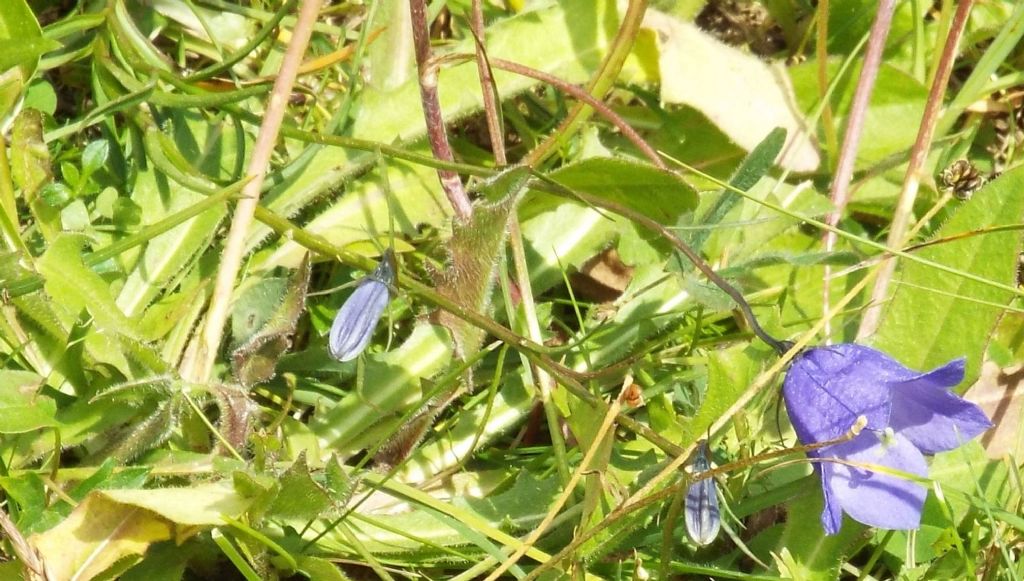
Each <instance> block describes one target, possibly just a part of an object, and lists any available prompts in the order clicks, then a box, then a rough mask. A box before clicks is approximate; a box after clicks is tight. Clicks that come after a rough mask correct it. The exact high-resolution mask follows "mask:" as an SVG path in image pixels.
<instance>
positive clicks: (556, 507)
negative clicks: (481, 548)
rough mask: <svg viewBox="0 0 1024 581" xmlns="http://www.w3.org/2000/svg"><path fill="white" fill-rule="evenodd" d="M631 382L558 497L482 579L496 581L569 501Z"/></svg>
mask: <svg viewBox="0 0 1024 581" xmlns="http://www.w3.org/2000/svg"><path fill="white" fill-rule="evenodd" d="M632 383H633V381H632V378H631V377H629V376H626V380H625V381H624V382H623V384H622V389H621V390H620V391H619V396H618V397H617V398H615V399H614V400H613V401H612V403H611V404H610V405H609V406H608V411H607V412H605V414H604V419H603V420H602V421H601V425H600V426H599V427H598V428H597V432H596V433H595V434H594V441H593V442H592V443H591V445H590V447H589V448H588V449H587V452H586V453H585V454H584V455H583V460H581V461H580V465H579V466H578V467H577V468H576V470H575V471H573V473H572V478H571V479H570V480H569V482H568V484H566V486H565V487H563V488H562V492H561V493H560V494H559V495H558V498H556V499H555V502H554V503H552V505H551V506H550V507H548V511H547V513H546V514H545V515H544V518H543V519H541V521H540V523H539V524H538V525H537V526H536V527H534V529H533V530H532V531H530V533H529V534H528V535H526V538H524V539H523V542H522V544H521V545H520V546H519V547H518V548H517V549H516V550H515V551H514V552H513V553H512V554H511V555H509V556H508V558H507V559H505V560H504V561H503V562H502V563H501V565H500V566H499V567H498V568H497V569H495V570H494V571H492V572H491V574H490V575H488V576H487V578H486V579H485V580H484V581H496V580H497V579H498V578H499V577H501V575H502V574H503V573H505V571H508V570H509V569H510V568H511V567H512V566H513V565H515V564H516V563H517V562H518V561H519V559H520V558H521V557H522V556H523V555H525V554H526V550H527V549H529V548H530V547H533V546H534V545H535V544H536V543H537V541H538V540H539V539H540V537H541V535H543V534H544V533H545V532H546V531H547V530H548V527H550V526H551V523H552V522H553V521H554V520H555V517H556V516H558V512H559V511H560V510H561V509H562V507H563V506H565V503H566V502H568V501H569V497H570V496H572V492H573V490H575V488H576V485H577V484H578V483H579V481H580V478H582V477H583V475H584V474H585V473H586V472H587V471H589V470H590V464H591V463H592V462H593V461H594V457H595V456H597V453H598V452H599V451H600V450H601V448H602V447H603V446H602V445H601V442H602V441H603V440H604V438H605V437H606V435H607V434H608V431H609V430H610V429H611V427H612V424H613V423H614V421H615V416H616V415H618V413H619V408H620V407H622V398H623V395H624V394H625V392H626V388H627V387H628V386H630V385H631V384H632Z"/></svg>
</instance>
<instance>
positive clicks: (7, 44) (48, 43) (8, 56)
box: [0, 0, 60, 76]
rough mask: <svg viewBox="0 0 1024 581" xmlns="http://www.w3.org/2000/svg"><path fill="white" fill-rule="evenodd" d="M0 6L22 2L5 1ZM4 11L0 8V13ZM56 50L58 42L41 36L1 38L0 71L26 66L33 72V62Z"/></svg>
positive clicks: (58, 45) (58, 46)
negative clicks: (22, 38) (14, 38)
mask: <svg viewBox="0 0 1024 581" xmlns="http://www.w3.org/2000/svg"><path fill="white" fill-rule="evenodd" d="M0 4H22V5H24V2H17V1H11V0H5V2H0ZM6 9H7V8H5V7H0V11H2V10H6ZM58 48H60V43H59V42H57V41H54V40H50V39H48V38H43V37H41V36H40V37H39V38H28V39H25V40H11V39H7V38H2V39H0V71H6V70H7V69H10V68H13V67H17V66H21V67H26V65H28V66H27V68H29V70H34V69H35V64H34V62H35V61H38V60H39V57H40V56H42V55H43V53H45V52H48V51H51V50H55V49H58ZM29 76H31V74H30V75H29Z"/></svg>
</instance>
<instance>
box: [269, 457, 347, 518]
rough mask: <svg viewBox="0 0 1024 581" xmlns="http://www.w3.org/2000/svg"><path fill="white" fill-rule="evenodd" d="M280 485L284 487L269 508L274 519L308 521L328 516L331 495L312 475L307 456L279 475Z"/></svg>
mask: <svg viewBox="0 0 1024 581" xmlns="http://www.w3.org/2000/svg"><path fill="white" fill-rule="evenodd" d="M277 482H278V483H279V484H280V486H281V488H280V490H279V491H278V493H277V496H276V497H275V498H274V501H273V502H272V503H271V504H270V508H269V509H268V513H269V516H271V517H273V518H281V519H288V520H296V521H302V522H308V521H311V520H314V519H316V518H317V517H322V516H326V515H325V514H324V513H326V511H328V510H329V509H330V508H331V506H332V504H333V503H332V499H331V494H330V493H329V492H328V491H327V489H325V488H324V487H323V486H321V485H320V484H319V483H317V482H316V481H314V480H313V478H312V476H311V475H310V473H309V466H307V465H306V456H305V455H304V454H300V455H299V458H298V459H297V460H296V461H295V462H294V463H293V464H292V465H291V466H289V467H288V469H287V470H285V472H284V473H283V474H281V475H280V476H278V478H277Z"/></svg>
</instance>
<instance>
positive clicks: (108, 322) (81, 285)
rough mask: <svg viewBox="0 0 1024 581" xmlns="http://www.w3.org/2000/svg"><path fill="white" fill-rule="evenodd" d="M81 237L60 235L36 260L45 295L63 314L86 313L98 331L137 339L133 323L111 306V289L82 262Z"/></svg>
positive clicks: (112, 299) (113, 303)
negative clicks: (43, 283)
mask: <svg viewBox="0 0 1024 581" xmlns="http://www.w3.org/2000/svg"><path fill="white" fill-rule="evenodd" d="M84 244H85V239H84V238H83V237H81V236H76V235H67V234H62V235H60V236H58V237H57V238H56V239H55V240H54V242H53V244H51V245H50V247H49V248H48V249H47V250H46V252H45V253H44V254H43V256H42V258H40V259H39V263H38V265H39V272H40V273H41V274H42V275H43V278H44V279H45V280H46V292H47V294H48V295H50V297H52V298H53V300H54V301H55V302H56V304H57V305H59V306H60V307H61V308H62V309H63V310H64V311H65V312H66V313H68V314H71V315H72V316H77V314H78V313H79V312H81V311H82V309H86V310H88V311H89V314H91V315H92V316H93V319H94V320H95V326H96V327H97V329H99V330H100V331H104V332H109V333H117V334H121V335H126V336H128V337H133V338H138V333H137V332H136V331H135V327H134V325H133V323H132V322H131V321H130V320H129V319H128V317H126V316H125V314H124V313H123V312H121V309H120V308H118V306H117V304H116V303H115V302H114V298H113V297H112V296H111V294H110V287H109V286H108V284H107V283H106V282H105V281H104V280H103V279H102V278H100V276H99V275H98V274H96V273H95V272H93V271H92V270H90V269H89V268H87V267H86V266H85V264H84V263H83V262H82V247H83V245H84Z"/></svg>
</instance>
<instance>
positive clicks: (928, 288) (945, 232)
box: [871, 168, 1024, 385]
mask: <svg viewBox="0 0 1024 581" xmlns="http://www.w3.org/2000/svg"><path fill="white" fill-rule="evenodd" d="M1021 191H1024V168H1016V169H1013V170H1011V171H1008V172H1006V173H1005V174H1003V175H1002V176H1000V177H999V178H998V179H996V180H994V181H992V182H990V183H989V184H988V185H986V186H985V187H984V188H982V189H981V190H979V191H978V192H977V193H976V194H975V195H974V197H973V198H972V199H971V200H970V201H969V202H967V203H965V204H964V205H963V206H962V207H961V208H960V209H959V210H958V211H957V212H956V214H955V215H954V216H953V217H952V218H951V219H950V220H949V222H947V223H946V224H945V225H943V227H942V228H940V229H939V231H938V232H936V233H935V238H936V239H940V240H941V239H944V238H948V237H955V236H957V235H960V234H970V233H971V232H975V231H977V230H980V229H984V228H989V227H992V226H998V225H1004V224H1017V223H1019V222H1020V221H1021V218H1022V217H1024V196H1021V195H1020V192H1021ZM1020 243H1021V242H1020V234H1019V233H1018V232H1016V231H1006V232H991V233H984V234H980V235H974V236H965V237H963V238H959V239H955V240H952V241H950V242H943V243H941V244H935V245H932V246H928V247H926V248H923V249H921V250H920V251H918V252H917V255H918V256H920V257H921V258H925V259H927V260H930V261H933V262H938V263H940V264H943V265H945V266H948V267H950V268H955V269H957V270H960V271H963V272H970V273H972V274H974V275H977V276H980V277H982V278H986V279H988V280H992V281H995V282H999V283H1002V284H1004V285H1014V284H1015V283H1016V273H1017V253H1018V250H1019V249H1020ZM893 283H894V285H893V286H894V291H893V296H892V300H890V301H889V302H888V304H887V306H886V308H885V312H884V314H883V318H882V323H881V325H880V327H879V329H878V332H877V333H876V334H875V336H874V337H873V338H872V340H871V343H872V345H873V346H875V347H877V348H879V349H881V350H883V351H885V352H886V353H888V354H890V355H892V356H893V357H894V358H895V359H896V360H898V361H900V362H901V363H903V364H904V365H906V366H908V367H910V368H911V369H920V370H929V369H934V368H935V367H938V366H940V365H942V364H944V363H946V362H947V361H949V360H951V359H954V358H957V357H966V358H967V373H966V376H965V383H964V384H962V385H970V384H971V383H973V382H974V380H975V379H977V377H978V374H979V371H980V369H981V363H982V356H983V355H984V353H985V349H986V346H987V345H988V342H989V339H990V337H991V334H992V331H993V329H994V327H995V325H996V322H997V319H998V317H999V316H1000V315H1001V314H1002V312H1003V309H1002V308H1000V307H998V306H994V305H1002V304H1007V303H1009V301H1010V300H1011V299H1012V298H1013V297H1012V294H1011V293H1009V292H1008V291H1004V290H1000V289H996V288H993V287H991V286H988V285H983V284H980V283H976V282H972V281H968V280H964V279H963V278H960V277H958V276H953V275H950V274H946V273H944V272H940V271H938V270H935V269H934V268H931V267H929V266H927V265H923V264H919V263H917V262H909V261H903V262H902V269H901V271H900V274H899V276H898V278H896V279H895V280H894V281H893ZM979 301H983V302H984V303H988V304H983V303H982V302H979Z"/></svg>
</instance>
